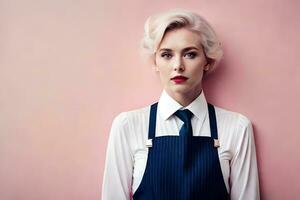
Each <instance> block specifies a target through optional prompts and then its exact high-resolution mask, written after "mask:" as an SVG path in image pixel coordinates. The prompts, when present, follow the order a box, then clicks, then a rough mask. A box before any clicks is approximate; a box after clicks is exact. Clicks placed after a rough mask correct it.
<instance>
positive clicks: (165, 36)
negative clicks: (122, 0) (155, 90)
mask: <svg viewBox="0 0 300 200" xmlns="http://www.w3.org/2000/svg"><path fill="white" fill-rule="evenodd" d="M142 41H143V47H144V48H145V49H147V50H149V52H150V55H151V56H152V59H153V63H154V65H155V69H156V71H157V73H158V74H159V76H160V79H161V82H162V85H163V87H164V88H163V91H162V94H161V96H160V99H159V101H158V102H156V103H154V104H152V105H150V106H146V107H144V108H140V109H136V110H132V111H128V112H122V113H121V114H119V115H118V116H117V117H116V118H115V119H114V121H113V124H112V128H111V132H110V138H109V143H108V148H107V155H106V164H105V172H104V180H103V188H102V199H103V200H123V199H124V200H125V199H130V198H131V196H132V198H133V199H134V200H154V199H155V200H176V199H178V200H196V199H197V200H199V199H204V200H223V199H224V200H225V199H232V200H257V199H259V198H260V197H259V183H258V172H257V163H256V152H255V144H254V138H253V132H252V126H251V122H250V121H249V120H248V118H246V117H245V116H243V115H241V114H239V113H236V112H231V111H227V110H225V109H222V108H219V107H216V106H213V105H211V104H209V103H207V101H206V99H205V95H204V91H203V90H202V78H203V76H206V75H207V74H208V73H210V72H211V71H212V70H213V69H214V68H215V66H216V64H217V63H218V62H219V60H220V59H221V57H222V50H221V47H220V43H219V41H218V39H217V36H216V34H215V32H214V30H213V29H212V27H211V26H210V25H209V24H208V22H207V21H206V20H205V19H203V18H202V17H201V16H199V15H197V14H195V13H192V12H190V11H186V10H180V9H176V10H171V11H168V12H164V13H159V14H157V15H154V16H150V17H149V18H148V19H147V21H146V23H145V34H144V38H143V40H142Z"/></svg>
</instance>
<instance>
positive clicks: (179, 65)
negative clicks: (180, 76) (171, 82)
mask: <svg viewBox="0 0 300 200" xmlns="http://www.w3.org/2000/svg"><path fill="white" fill-rule="evenodd" d="M173 69H174V70H175V71H183V70H184V66H183V63H182V60H181V58H180V57H177V58H175V59H174V62H173Z"/></svg>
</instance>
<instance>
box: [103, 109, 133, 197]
mask: <svg viewBox="0 0 300 200" xmlns="http://www.w3.org/2000/svg"><path fill="white" fill-rule="evenodd" d="M129 137H130V136H129V125H128V119H127V116H126V113H124V112H123V113H120V114H119V115H118V116H116V117H115V119H114V120H113V123H112V127H111V131H110V135H109V140H108V146H107V151H106V160H105V167H104V176H103V184H102V200H129V199H130V192H131V183H132V168H133V156H132V152H131V150H130V145H129V140H130V138H129Z"/></svg>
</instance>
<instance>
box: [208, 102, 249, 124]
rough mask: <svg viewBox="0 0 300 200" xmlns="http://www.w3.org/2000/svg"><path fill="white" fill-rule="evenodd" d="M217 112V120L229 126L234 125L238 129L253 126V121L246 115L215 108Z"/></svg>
mask: <svg viewBox="0 0 300 200" xmlns="http://www.w3.org/2000/svg"><path fill="white" fill-rule="evenodd" d="M214 107H215V110H216V116H217V120H218V121H219V122H221V123H225V124H227V125H229V124H230V125H232V126H235V127H237V128H247V127H249V126H251V120H250V119H249V118H248V117H247V116H246V115H244V114H242V113H240V112H236V111H232V110H228V109H225V108H223V107H219V106H214Z"/></svg>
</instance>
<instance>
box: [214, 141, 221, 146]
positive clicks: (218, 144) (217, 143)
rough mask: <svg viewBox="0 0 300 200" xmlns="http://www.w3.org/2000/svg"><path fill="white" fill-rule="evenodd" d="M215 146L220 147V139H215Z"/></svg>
mask: <svg viewBox="0 0 300 200" xmlns="http://www.w3.org/2000/svg"><path fill="white" fill-rule="evenodd" d="M214 146H215V147H216V148H219V147H220V141H219V140H217V139H214Z"/></svg>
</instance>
